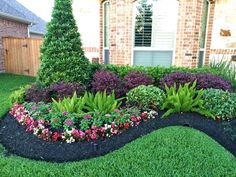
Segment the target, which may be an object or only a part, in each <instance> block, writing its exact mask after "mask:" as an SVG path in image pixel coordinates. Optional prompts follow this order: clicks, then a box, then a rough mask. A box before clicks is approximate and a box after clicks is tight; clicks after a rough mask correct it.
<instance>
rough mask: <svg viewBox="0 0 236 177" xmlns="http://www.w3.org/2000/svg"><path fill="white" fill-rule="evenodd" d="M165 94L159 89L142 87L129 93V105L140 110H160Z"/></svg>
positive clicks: (150, 86)
mask: <svg viewBox="0 0 236 177" xmlns="http://www.w3.org/2000/svg"><path fill="white" fill-rule="evenodd" d="M163 96H164V92H163V91H162V90H161V89H159V88H158V87H155V86H152V85H149V86H145V85H141V86H139V87H136V88H134V89H132V90H130V91H129V92H128V93H127V101H126V103H127V104H130V105H131V106H138V107H139V108H144V109H146V108H153V109H159V108H160V106H161V104H162V103H163Z"/></svg>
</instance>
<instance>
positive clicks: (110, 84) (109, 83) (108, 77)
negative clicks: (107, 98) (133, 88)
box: [92, 70, 125, 98]
mask: <svg viewBox="0 0 236 177" xmlns="http://www.w3.org/2000/svg"><path fill="white" fill-rule="evenodd" d="M92 90H93V91H94V92H98V91H102V92H103V91H105V90H106V92H107V94H111V93H112V91H113V90H114V92H115V96H116V97H117V98H118V97H121V96H123V95H124V94H125V90H124V89H123V87H122V80H121V79H120V78H119V77H118V76H117V75H115V74H114V73H112V72H109V71H105V70H100V71H97V72H95V74H94V75H93V81H92Z"/></svg>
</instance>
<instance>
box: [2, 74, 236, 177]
mask: <svg viewBox="0 0 236 177" xmlns="http://www.w3.org/2000/svg"><path fill="white" fill-rule="evenodd" d="M7 77H8V78H9V80H7ZM20 78H21V79H20ZM20 78H19V76H16V77H14V76H7V75H0V83H2V81H3V80H4V83H5V86H4V87H3V89H2V87H0V93H2V94H3V93H4V92H7V94H8V95H9V93H10V91H9V90H7V88H9V87H8V86H7V85H9V86H10V85H11V88H13V90H14V89H15V88H17V87H18V86H19V85H21V84H24V83H27V82H29V81H32V79H29V78H24V77H20ZM18 79H19V80H21V82H20V81H19V80H18ZM23 80H24V81H23ZM16 81H18V82H16ZM4 90H5V91H4ZM4 99H5V102H7V97H6V96H5V97H4ZM4 99H2V97H0V101H1V103H2V100H3V101H4ZM8 107H9V104H7V105H4V106H3V108H1V109H2V111H1V114H4V111H3V110H6V109H8ZM3 151H4V150H3V148H1V147H0V176H1V177H17V176H20V177H21V176H23V177H27V176H33V177H37V176H38V177H49V176H55V177H60V176H65V177H67V176H76V177H77V176H86V177H89V176H91V177H94V176H112V177H113V176H128V177H132V176H138V177H142V176H158V177H161V176H170V177H172V176H180V177H184V176H187V177H189V176H192V177H196V176H197V177H201V176H209V177H213V176H214V177H218V176H226V177H231V176H232V177H235V176H236V159H235V157H233V155H231V154H230V153H229V152H227V151H225V150H224V149H223V148H222V147H221V146H220V145H219V144H218V143H216V142H215V141H214V140H212V139H211V138H209V137H208V136H207V135H205V134H203V133H201V132H199V131H196V130H192V129H190V128H185V127H169V128H165V129H161V130H158V131H156V132H153V133H151V134H150V135H147V136H144V137H142V138H139V139H138V140H136V141H134V142H132V143H130V144H128V145H126V146H125V147H124V148H122V149H120V150H117V151H115V152H113V153H110V154H108V155H106V156H104V157H100V158H96V159H91V160H86V161H81V162H75V163H64V164H56V163H46V162H38V161H33V160H28V159H24V158H21V157H16V156H8V157H5V156H4V153H3Z"/></svg>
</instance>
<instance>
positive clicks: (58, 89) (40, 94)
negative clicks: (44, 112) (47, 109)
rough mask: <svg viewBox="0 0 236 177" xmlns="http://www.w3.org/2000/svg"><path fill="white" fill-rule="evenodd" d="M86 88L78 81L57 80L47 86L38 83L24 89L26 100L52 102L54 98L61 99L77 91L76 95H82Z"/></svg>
mask: <svg viewBox="0 0 236 177" xmlns="http://www.w3.org/2000/svg"><path fill="white" fill-rule="evenodd" d="M85 90H86V88H85V86H83V85H82V84H80V83H67V82H59V83H55V84H52V85H51V86H49V87H42V86H40V85H39V84H34V85H32V87H31V88H29V89H27V90H26V101H28V102H36V103H37V102H41V101H42V102H45V103H48V102H52V98H54V99H57V100H58V99H63V98H65V97H70V96H72V95H73V94H74V92H76V93H77V95H78V96H79V95H82V94H83V93H84V92H85Z"/></svg>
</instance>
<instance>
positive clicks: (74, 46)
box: [38, 0, 89, 85]
mask: <svg viewBox="0 0 236 177" xmlns="http://www.w3.org/2000/svg"><path fill="white" fill-rule="evenodd" d="M41 53H42V55H41V58H40V60H41V66H40V69H39V73H38V80H39V82H41V83H42V84H43V85H49V84H51V83H54V82H59V81H66V82H81V83H85V82H86V81H87V79H88V78H89V61H88V59H87V58H86V57H85V55H84V51H83V49H82V43H81V40H80V34H79V32H78V28H77V26H76V21H75V19H74V16H73V13H72V0H55V4H54V9H53V12H52V20H51V22H49V23H48V25H47V34H46V35H45V37H44V42H43V45H42V47H41Z"/></svg>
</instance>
